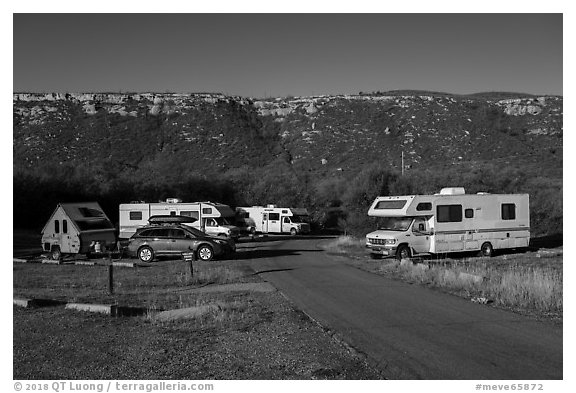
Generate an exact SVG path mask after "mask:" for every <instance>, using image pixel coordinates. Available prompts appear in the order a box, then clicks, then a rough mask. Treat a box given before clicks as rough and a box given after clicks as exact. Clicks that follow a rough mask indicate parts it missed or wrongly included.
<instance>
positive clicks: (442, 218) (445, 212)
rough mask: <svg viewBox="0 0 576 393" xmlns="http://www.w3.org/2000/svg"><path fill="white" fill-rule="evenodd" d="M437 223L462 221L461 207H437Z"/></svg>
mask: <svg viewBox="0 0 576 393" xmlns="http://www.w3.org/2000/svg"><path fill="white" fill-rule="evenodd" d="M436 215H437V220H438V222H460V221H462V205H438V206H437V208H436Z"/></svg>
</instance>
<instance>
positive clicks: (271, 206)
mask: <svg viewBox="0 0 576 393" xmlns="http://www.w3.org/2000/svg"><path fill="white" fill-rule="evenodd" d="M266 207H268V208H271V209H273V208H275V207H276V205H266Z"/></svg>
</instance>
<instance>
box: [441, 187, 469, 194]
mask: <svg viewBox="0 0 576 393" xmlns="http://www.w3.org/2000/svg"><path fill="white" fill-rule="evenodd" d="M464 194H466V192H465V191H464V187H446V188H443V189H441V190H440V195H464Z"/></svg>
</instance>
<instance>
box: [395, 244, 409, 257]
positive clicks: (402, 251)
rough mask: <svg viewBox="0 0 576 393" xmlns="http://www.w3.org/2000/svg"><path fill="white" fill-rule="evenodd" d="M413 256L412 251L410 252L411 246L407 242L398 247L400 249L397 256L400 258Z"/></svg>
mask: <svg viewBox="0 0 576 393" xmlns="http://www.w3.org/2000/svg"><path fill="white" fill-rule="evenodd" d="M411 256H412V253H411V252H410V247H408V246H407V245H405V244H403V245H401V246H400V247H398V251H396V258H398V259H399V260H402V259H410V257H411Z"/></svg>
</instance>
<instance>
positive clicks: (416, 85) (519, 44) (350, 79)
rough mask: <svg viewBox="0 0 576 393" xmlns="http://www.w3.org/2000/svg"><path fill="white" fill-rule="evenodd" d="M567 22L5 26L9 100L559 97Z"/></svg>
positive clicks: (163, 17) (198, 21) (454, 19)
mask: <svg viewBox="0 0 576 393" xmlns="http://www.w3.org/2000/svg"><path fill="white" fill-rule="evenodd" d="M562 33H563V15H562V14H561V13H533V14H476V13H467V14H446V13H435V14H386V13H342V14H281V13H273V14H256V13H245V14H214V13H204V14H198V13H183V14H182V13H177V14H166V13H156V14H134V13H123V14H90V13H83V14H63V13H49V14H48V13H40V14H30V13H15V14H14V15H13V91H14V92H161V93H164V92H176V93H194V92H221V93H224V94H229V95H240V96H244V97H285V96H310V95H321V94H357V93H359V92H361V91H362V92H372V91H389V90H404V89H409V90H431V91H440V92H447V93H455V94H470V93H478V92H487V91H506V92H520V93H531V94H538V95H540V94H554V95H563V80H562V71H563V70H562V65H563V52H562V49H563V48H562V45H563V36H562Z"/></svg>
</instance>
